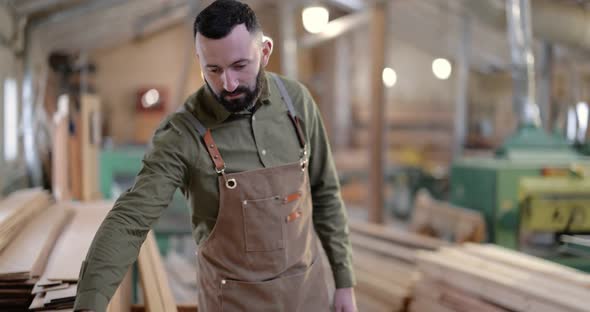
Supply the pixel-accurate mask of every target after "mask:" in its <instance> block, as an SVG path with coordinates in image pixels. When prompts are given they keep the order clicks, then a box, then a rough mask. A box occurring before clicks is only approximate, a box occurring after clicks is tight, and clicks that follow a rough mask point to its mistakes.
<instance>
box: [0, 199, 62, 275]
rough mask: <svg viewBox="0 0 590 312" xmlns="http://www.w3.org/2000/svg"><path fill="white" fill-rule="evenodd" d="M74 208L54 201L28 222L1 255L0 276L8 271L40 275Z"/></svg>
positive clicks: (7, 273) (9, 272)
mask: <svg viewBox="0 0 590 312" xmlns="http://www.w3.org/2000/svg"><path fill="white" fill-rule="evenodd" d="M71 215H72V209H71V208H68V207H65V206H64V205H61V204H56V205H53V206H51V207H49V208H47V209H46V210H45V211H43V212H42V213H41V214H40V215H38V216H37V217H36V218H34V219H33V220H32V221H31V222H30V223H28V224H27V225H26V226H25V227H24V228H23V230H22V232H21V233H19V235H18V236H17V237H16V238H15V239H14V241H13V242H12V243H11V244H10V245H9V246H8V247H7V248H6V249H5V250H4V252H2V256H1V257H0V280H1V279H3V277H6V275H9V276H10V275H12V274H16V273H20V274H23V275H24V276H26V277H27V278H34V277H39V276H40V275H41V273H42V272H43V269H44V268H45V265H46V261H47V257H48V255H49V252H50V251H51V249H52V248H53V246H54V244H55V241H56V239H57V236H58V235H59V234H60V233H61V231H62V229H63V227H64V225H65V224H66V222H67V221H68V218H69V217H71Z"/></svg>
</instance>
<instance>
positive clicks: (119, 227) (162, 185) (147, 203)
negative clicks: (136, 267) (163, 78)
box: [74, 120, 188, 311]
mask: <svg viewBox="0 0 590 312" xmlns="http://www.w3.org/2000/svg"><path fill="white" fill-rule="evenodd" d="M185 140H186V138H184V137H183V135H182V132H181V131H180V129H178V128H176V127H175V126H174V124H172V123H170V122H169V120H166V121H164V122H163V124H162V125H161V126H160V128H158V130H157V131H156V133H155V134H154V136H153V138H152V144H151V147H150V148H149V150H148V151H147V152H146V154H145V156H144V159H143V166H142V168H141V170H140V172H139V173H138V175H137V177H136V179H135V183H134V185H133V187H131V188H130V189H129V190H128V191H126V192H125V193H123V194H122V195H121V196H120V197H119V198H118V199H117V201H116V202H115V205H114V207H113V209H112V210H111V211H110V212H109V213H108V215H107V216H106V218H105V220H104V221H103V222H102V224H101V226H100V228H99V230H98V231H97V233H96V235H95V237H94V240H93V241H92V244H91V246H90V249H89V251H88V254H87V255H86V260H85V261H84V263H83V264H82V267H81V269H80V276H79V282H78V292H77V295H76V302H75V306H74V309H75V310H85V309H88V310H94V311H105V310H106V308H107V305H108V302H109V300H110V298H111V297H112V296H113V294H114V292H115V290H116V289H117V287H118V285H119V284H120V283H121V280H122V279H123V277H124V275H125V273H126V272H127V270H128V269H129V266H130V265H131V264H133V263H134V262H135V261H136V259H137V256H138V254H139V250H140V247H141V244H142V243H143V241H144V240H145V238H146V236H147V233H148V232H149V230H150V229H151V227H152V225H153V224H154V222H155V221H157V220H158V218H159V217H160V215H161V214H162V211H163V210H164V209H165V208H166V207H168V205H169V203H170V201H171V200H172V197H173V195H174V192H175V191H176V189H177V188H178V187H182V186H183V185H186V180H187V177H188V174H187V172H188V169H187V168H188V162H187V157H186V155H187V151H186V149H187V148H188V146H187V142H185Z"/></svg>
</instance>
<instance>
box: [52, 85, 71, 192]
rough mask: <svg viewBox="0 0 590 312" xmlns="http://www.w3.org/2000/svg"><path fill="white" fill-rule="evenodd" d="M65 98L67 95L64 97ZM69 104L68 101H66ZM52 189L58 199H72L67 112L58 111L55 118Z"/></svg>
mask: <svg viewBox="0 0 590 312" xmlns="http://www.w3.org/2000/svg"><path fill="white" fill-rule="evenodd" d="M64 98H65V97H64ZM66 104H67V103H66ZM53 126H54V132H53V146H52V151H53V154H52V189H53V196H54V197H55V198H56V199H57V200H69V199H71V192H70V182H69V174H68V138H69V127H70V120H69V116H68V115H67V113H64V112H59V111H58V112H57V113H56V114H55V115H54V118H53Z"/></svg>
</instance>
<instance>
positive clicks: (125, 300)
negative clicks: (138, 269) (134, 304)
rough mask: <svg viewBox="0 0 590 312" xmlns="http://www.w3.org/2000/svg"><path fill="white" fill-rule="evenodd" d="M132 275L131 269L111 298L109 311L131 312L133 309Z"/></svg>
mask: <svg viewBox="0 0 590 312" xmlns="http://www.w3.org/2000/svg"><path fill="white" fill-rule="evenodd" d="M131 275H132V270H131V269H129V271H127V274H125V277H123V280H122V281H121V284H119V287H118V288H117V290H116V291H115V294H114V295H113V297H112V298H111V301H110V302H109V305H108V306H107V312H130V311H131V299H132V297H133V294H132V286H131V280H132V278H131Z"/></svg>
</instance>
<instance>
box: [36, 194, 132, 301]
mask: <svg viewBox="0 0 590 312" xmlns="http://www.w3.org/2000/svg"><path fill="white" fill-rule="evenodd" d="M68 205H69V206H71V207H72V211H73V216H72V218H71V221H70V222H69V223H68V224H67V225H66V227H65V228H64V230H63V231H62V233H61V235H60V236H59V238H58V239H57V242H56V243H55V247H54V248H53V250H52V252H51V254H50V256H49V259H48V262H47V267H46V269H45V271H44V273H43V274H42V276H41V278H40V279H39V281H38V282H37V283H36V284H35V288H34V289H33V294H34V295H35V298H34V300H33V302H32V303H31V305H30V306H29V309H30V310H34V311H47V310H57V309H60V310H61V309H72V308H73V306H74V301H75V297H76V288H77V282H78V275H79V273H80V268H81V266H82V262H83V261H84V259H85V257H86V253H87V252H88V249H89V248H90V244H91V243H92V240H93V238H94V235H95V233H96V231H97V230H98V228H99V226H100V224H101V223H102V221H103V220H104V218H105V217H106V215H107V213H108V212H109V210H110V209H111V208H112V205H113V204H112V203H111V202H102V201H97V202H86V203H68ZM128 283H129V281H127V280H126V281H125V282H124V283H122V285H123V286H122V287H119V289H118V291H117V294H116V295H115V297H114V298H113V299H112V300H111V305H110V306H109V311H129V309H130V302H128V299H126V298H121V297H123V296H121V295H120V294H118V293H119V292H125V291H126V289H125V288H127V287H129V286H130V285H127V284H128ZM127 292H128V291H127ZM128 293H129V292H128ZM127 298H129V296H127ZM122 301H123V302H125V301H126V302H127V303H126V304H125V303H121V302H122ZM121 307H122V308H121Z"/></svg>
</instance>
